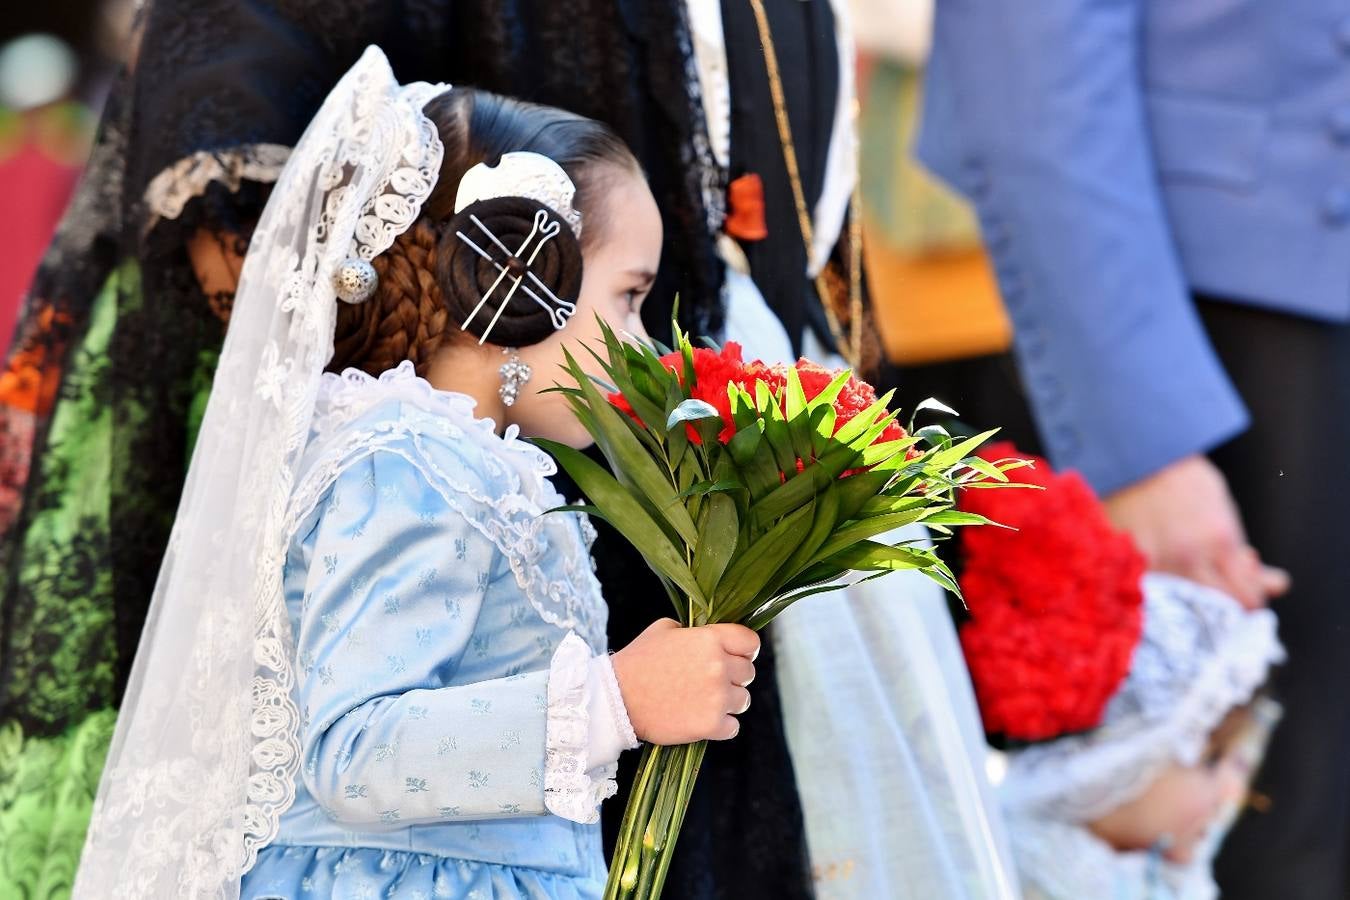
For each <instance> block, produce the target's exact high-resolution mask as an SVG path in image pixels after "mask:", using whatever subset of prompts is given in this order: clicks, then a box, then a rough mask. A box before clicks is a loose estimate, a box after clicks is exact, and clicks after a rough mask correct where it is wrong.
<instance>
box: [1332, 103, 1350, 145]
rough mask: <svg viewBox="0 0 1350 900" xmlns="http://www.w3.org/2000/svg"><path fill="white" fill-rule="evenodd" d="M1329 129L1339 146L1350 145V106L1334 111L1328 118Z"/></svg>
mask: <svg viewBox="0 0 1350 900" xmlns="http://www.w3.org/2000/svg"><path fill="white" fill-rule="evenodd" d="M1327 129H1328V130H1329V131H1330V132H1331V136H1332V137H1333V138H1335V140H1336V143H1338V144H1350V106H1342V107H1340V108H1339V109H1336V110H1333V111H1332V113H1331V115H1330V116H1329V117H1328V118H1327Z"/></svg>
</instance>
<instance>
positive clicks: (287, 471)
mask: <svg viewBox="0 0 1350 900" xmlns="http://www.w3.org/2000/svg"><path fill="white" fill-rule="evenodd" d="M443 90H445V88H444V86H440V85H428V84H422V83H417V84H410V85H407V86H400V85H399V84H398V83H397V82H396V81H395V79H394V76H393V72H392V71H391V69H390V67H389V63H388V62H387V61H386V59H385V57H384V55H383V54H382V53H381V52H380V51H379V49H377V48H375V47H370V48H368V49H367V50H366V51H365V53H364V54H363V55H362V57H361V58H360V60H359V61H358V62H357V63H356V65H355V66H353V67H352V69H351V70H350V71H349V72H348V73H347V74H346V75H345V76H344V77H343V78H342V80H341V81H340V82H339V83H338V85H337V87H336V88H334V89H333V91H332V93H331V94H330V95H329V96H328V98H327V100H326V101H325V102H324V104H323V106H322V108H321V109H320V110H319V113H318V115H317V116H316V117H315V118H314V120H313V122H312V123H311V124H310V126H309V128H308V129H307V130H306V131H305V134H304V136H303V137H302V138H301V139H300V142H299V143H298V144H297V146H296V148H295V150H294V153H293V154H292V156H291V158H290V160H289V162H288V163H287V164H286V167H285V168H284V170H283V171H282V173H281V176H280V179H279V180H278V182H277V185H276V187H275V189H274V191H273V193H272V196H271V200H270V201H269V202H268V204H267V207H266V209H265V210H264V212H263V214H262V218H261V220H260V221H259V223H258V227H257V230H256V231H255V233H254V236H253V240H252V244H251V249H250V250H249V253H248V256H247V258H246V260H245V263H244V267H243V272H242V274H241V277H240V281H239V288H238V293H237V296H236V301H235V309H234V314H233V317H232V320H231V324H230V328H229V334H228V335H227V337H226V341H225V346H224V350H223V352H222V355H221V359H220V365H219V368H218V370H217V373H216V377H215V382H214V385H213V387H212V391H211V398H210V402H209V405H208V407H207V411H206V417H205V421H204V423H203V425H202V428H201V433H200V437H199V439H198V442H197V445H196V449H195V451H194V453H193V457H192V465H191V468H190V470H189V472H188V478H187V483H186V486H185V488H184V491H183V497H182V501H181V503H180V506H179V509H178V515H177V519H176V521H175V523H174V527H173V533H172V536H171V538H170V541H169V548H168V551H167V552H166V554H165V557H164V562H163V565H162V567H161V569H160V573H159V579H158V582H157V584H156V586H155V592H154V596H153V599H152V601H151V606H150V612H149V617H148V619H147V622H146V625H145V631H144V633H143V635H142V638H141V645H140V649H139V652H138V654H137V657H136V662H135V665H134V667H133V669H132V673H131V680H130V684H129V686H128V688H127V693H126V698H125V700H124V701H123V706H122V712H121V716H120V717H119V719H118V723H117V730H116V733H115V735H114V737H113V742H112V747H111V750H110V752H109V755H108V762H107V767H106V769H105V771H104V776H103V781H102V783H101V784H100V786H99V792H98V798H97V800H96V803H95V807H94V813H93V819H92V822H91V825H90V829H89V836H88V839H87V841H86V844H85V850H84V856H83V858H82V861H81V865H80V870H79V874H78V876H77V878H76V882H75V889H74V896H75V897H77V898H84V897H100V898H102V897H135V898H147V897H166V898H168V897H174V898H178V897H184V898H198V897H212V898H215V897H219V898H227V900H233V898H236V897H237V896H238V895H239V880H240V877H241V876H242V874H243V873H244V872H245V871H247V870H248V868H249V867H250V866H251V865H252V863H253V861H254V860H255V859H256V856H257V852H258V850H259V849H260V848H261V847H263V846H265V845H266V844H267V843H268V842H269V841H270V840H272V839H273V838H274V837H275V836H276V832H277V822H278V819H279V817H280V815H281V814H282V812H284V811H285V809H286V808H287V806H288V805H289V804H290V802H291V801H292V800H293V799H294V795H295V787H294V777H295V774H296V770H297V768H298V765H299V749H298V740H297V732H298V728H299V725H300V722H299V712H298V710H297V709H296V706H295V704H294V702H293V701H292V698H291V687H292V680H293V673H292V671H291V662H290V652H289V648H290V634H289V625H288V622H287V619H286V614H285V606H284V603H283V598H282V584H281V579H282V562H283V560H284V555H285V542H286V535H285V528H284V520H285V514H286V508H287V502H288V499H289V497H290V494H291V490H292V488H293V485H294V480H295V471H296V466H297V463H298V461H299V458H300V455H301V453H302V452H303V450H304V447H305V441H306V435H307V433H308V431H309V426H310V420H311V417H312V414H313V409H314V403H315V399H316V395H317V393H318V388H319V384H320V380H321V375H322V373H323V369H324V366H325V364H326V363H327V361H328V359H329V357H330V355H331V353H332V347H333V326H334V319H335V315H336V300H335V295H334V290H333V287H332V276H333V272H334V270H335V269H336V268H337V267H338V266H339V265H340V264H341V263H342V262H343V260H344V259H346V258H348V257H352V256H358V257H361V258H363V259H366V260H369V259H371V258H372V257H374V256H376V255H377V254H379V253H381V252H383V251H384V250H385V249H387V248H388V247H389V245H390V244H391V243H392V242H393V240H394V238H395V237H396V236H397V235H398V234H399V233H400V232H401V231H403V230H404V229H405V228H407V227H408V226H409V225H410V224H411V223H412V222H413V220H414V219H415V218H416V217H417V215H418V213H419V211H420V209H421V207H422V204H423V202H424V201H425V200H426V198H427V196H428V195H429V194H430V192H431V189H432V187H433V185H434V184H435V180H436V176H437V173H438V171H439V168H440V163H441V155H442V151H443V148H442V146H441V143H440V140H439V137H438V134H437V131H436V128H435V127H434V125H433V124H432V123H431V122H430V121H429V120H428V119H427V118H426V117H425V116H423V115H422V112H421V110H422V107H423V105H424V104H425V103H426V102H427V101H428V100H430V99H431V98H432V97H434V96H435V95H437V94H438V93H440V92H441V91H443Z"/></svg>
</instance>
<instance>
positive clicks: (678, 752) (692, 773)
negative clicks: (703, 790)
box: [604, 742, 707, 900]
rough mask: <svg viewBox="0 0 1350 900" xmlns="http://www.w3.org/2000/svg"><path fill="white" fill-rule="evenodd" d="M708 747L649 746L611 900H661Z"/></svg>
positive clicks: (617, 852)
mask: <svg viewBox="0 0 1350 900" xmlns="http://www.w3.org/2000/svg"><path fill="white" fill-rule="evenodd" d="M706 749H707V744H706V742H700V743H697V744H685V745H681V746H675V747H664V748H662V747H647V748H646V749H645V750H644V751H643V754H642V760H641V762H640V763H639V769H638V774H637V778H636V779H635V780H634V788H633V793H632V794H631V795H630V796H629V798H628V807H627V809H626V810H625V811H624V820H623V824H622V826H621V827H620V830H619V842H618V845H617V846H616V847H615V848H614V860H613V863H612V864H611V866H610V870H609V880H608V881H607V882H606V885H605V893H604V897H605V900H656V898H659V897H660V896H661V890H662V887H663V886H664V884H665V880H666V873H667V872H668V871H669V869H670V860H671V856H672V854H673V852H674V849H675V840H676V838H677V837H678V836H679V833H680V826H681V825H682V824H683V822H684V816H685V811H686V810H687V809H688V807H689V797H690V795H691V794H692V793H693V789H694V782H695V779H696V778H697V777H698V770H699V766H700V765H701V763H702V761H703V754H704V752H705V751H706Z"/></svg>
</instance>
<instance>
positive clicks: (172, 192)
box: [145, 144, 291, 225]
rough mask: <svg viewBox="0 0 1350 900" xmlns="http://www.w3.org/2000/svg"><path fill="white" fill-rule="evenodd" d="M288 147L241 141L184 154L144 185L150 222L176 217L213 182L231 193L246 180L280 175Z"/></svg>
mask: <svg viewBox="0 0 1350 900" xmlns="http://www.w3.org/2000/svg"><path fill="white" fill-rule="evenodd" d="M290 155H291V148H290V147H287V146H284V145H282V144H243V145H241V146H238V147H231V148H230V149H228V150H215V151H209V150H200V151H198V152H196V153H194V154H192V155H191V156H185V157H183V158H182V159H180V160H178V162H176V163H174V164H173V165H171V166H169V167H168V168H167V169H165V170H164V171H162V172H160V173H159V174H158V175H156V176H155V177H154V178H152V179H151V180H150V183H149V184H148V185H146V188H145V205H146V207H147V208H148V209H149V211H150V216H151V218H150V223H151V225H153V224H154V223H155V222H156V221H158V220H159V219H176V218H178V217H179V216H181V215H182V214H183V210H184V208H186V207H187V205H188V203H189V202H190V201H191V200H193V199H194V198H196V197H200V196H201V195H202V194H204V193H206V187H207V185H209V184H210V183H211V182H213V181H218V182H220V183H221V184H223V185H225V187H226V188H228V189H229V190H230V192H231V193H233V192H236V191H238V190H239V186H240V185H241V184H242V183H243V182H245V181H260V182H263V183H264V184H271V183H272V182H274V181H276V180H277V178H278V177H279V176H280V175H281V170H282V168H284V167H285V165H286V160H287V159H289V158H290Z"/></svg>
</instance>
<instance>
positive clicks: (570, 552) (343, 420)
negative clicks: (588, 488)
mask: <svg viewBox="0 0 1350 900" xmlns="http://www.w3.org/2000/svg"><path fill="white" fill-rule="evenodd" d="M394 402H397V403H400V404H402V406H401V407H400V408H399V410H398V411H397V413H391V415H389V416H382V415H379V414H374V415H371V414H372V413H376V411H377V410H381V409H382V408H383V407H385V406H387V405H388V404H390V403H394ZM474 405H475V404H474V401H473V399H472V398H470V397H467V396H465V395H463V394H455V393H451V392H448V391H438V390H436V389H435V388H433V387H432V386H431V385H430V384H429V383H428V382H427V381H425V380H424V379H421V378H418V377H417V376H416V374H415V373H414V371H413V367H412V364H411V363H408V362H404V363H402V364H400V365H399V366H398V367H397V368H395V369H391V370H389V371H387V372H385V373H383V374H382V375H381V376H380V377H379V378H372V377H371V376H370V375H368V374H366V373H364V372H361V371H358V370H352V369H349V370H347V371H346V372H344V373H343V374H342V375H341V376H337V375H333V374H328V375H325V376H324V383H323V386H322V388H321V393H320V400H319V405H318V407H317V408H316V415H315V422H314V431H315V437H314V438H313V440H312V443H311V448H312V452H311V454H308V455H307V461H306V462H305V463H302V465H301V474H300V479H299V485H298V486H297V488H296V490H295V493H294V494H293V496H292V501H291V507H290V510H289V513H288V516H287V521H286V533H287V534H288V535H294V533H295V530H296V529H297V528H298V527H299V526H300V524H301V523H302V522H304V521H305V519H307V518H308V517H309V516H310V514H311V513H312V512H313V511H314V509H315V508H316V506H317V505H318V503H319V501H320V500H321V498H322V497H323V495H324V493H325V492H326V491H327V490H328V488H329V486H331V485H332V483H333V482H334V481H336V480H337V478H338V476H339V475H340V474H341V473H342V472H343V471H344V470H346V469H347V468H349V467H350V466H351V465H353V464H354V463H356V462H358V461H359V460H362V459H365V458H366V457H368V456H369V455H371V454H372V453H375V452H379V451H383V452H389V453H397V454H398V455H399V456H401V457H403V458H404V459H406V460H407V461H408V462H409V463H410V464H411V465H413V466H415V467H416V468H417V469H418V470H419V471H421V472H422V474H423V477H425V478H426V481H427V483H428V484H430V485H431V486H432V487H433V488H434V489H435V490H436V491H437V493H438V494H440V495H441V497H442V498H443V499H444V500H445V502H446V503H447V504H448V505H449V506H451V507H452V508H454V509H457V510H459V512H460V513H461V514H462V515H463V516H464V518H465V520H466V521H468V522H469V524H470V525H472V526H473V527H474V528H475V529H477V530H478V531H479V532H480V533H481V534H482V535H483V536H484V537H486V538H487V539H488V540H490V541H492V543H493V545H494V546H496V547H497V549H498V550H499V551H500V552H501V553H502V555H503V556H505V557H506V559H507V562H508V563H509V564H510V566H511V571H512V574H513V575H514V576H515V579H516V583H517V585H519V587H520V589H521V592H522V593H523V594H524V595H525V597H526V599H527V600H528V601H529V603H530V605H531V606H532V607H533V608H534V610H535V612H537V613H538V614H539V616H540V618H542V619H543V620H544V621H545V622H548V623H549V624H551V625H554V626H556V627H557V628H559V629H561V630H563V631H576V632H579V633H580V634H582V635H583V636H584V637H585V638H586V640H587V641H588V642H589V643H590V645H591V646H592V647H593V648H595V650H596V651H597V652H599V651H601V650H602V649H603V647H604V646H605V636H604V635H605V622H606V619H607V612H608V610H607V608H606V607H605V605H604V600H603V599H602V597H601V594H600V584H599V582H598V581H597V580H596V577H595V573H594V568H593V563H592V561H591V557H590V554H589V552H588V549H589V548H588V545H587V544H586V543H585V540H586V537H585V527H586V525H587V524H588V523H587V522H586V517H585V516H583V515H580V514H576V513H571V514H567V513H551V514H548V515H545V512H546V511H547V510H549V509H552V508H554V507H557V506H561V505H563V500H562V497H561V496H559V494H558V493H557V491H556V490H554V488H553V486H552V485H551V484H550V483H549V482H548V481H547V480H546V477H547V476H548V475H551V474H553V472H554V471H556V466H555V464H554V462H553V459H552V458H551V457H549V456H548V455H547V454H546V453H544V452H543V451H541V450H540V449H539V448H537V447H535V446H534V445H533V444H530V443H528V442H526V441H523V440H520V439H519V438H518V437H517V435H516V432H515V429H514V428H509V429H508V430H507V434H506V435H505V436H501V437H499V436H498V435H497V434H496V429H495V425H494V424H493V422H492V421H491V420H490V419H485V418H482V419H480V418H474V415H473V410H474ZM390 408H391V410H392V407H390ZM471 448H472V449H474V450H477V451H478V452H479V453H481V459H482V463H483V469H484V472H485V477H483V478H482V479H476V478H472V477H464V474H463V473H462V472H460V471H457V470H458V469H461V468H462V462H463V460H464V458H465V454H467V453H468V452H469V450H470V449H471ZM438 460H440V461H439V462H438ZM479 511H487V512H488V513H489V514H488V515H486V516H483V515H478V514H477V513H478V512H479ZM555 567H560V569H561V571H560V572H559V571H555ZM550 573H552V574H550Z"/></svg>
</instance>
